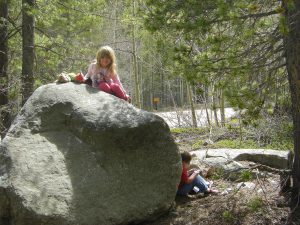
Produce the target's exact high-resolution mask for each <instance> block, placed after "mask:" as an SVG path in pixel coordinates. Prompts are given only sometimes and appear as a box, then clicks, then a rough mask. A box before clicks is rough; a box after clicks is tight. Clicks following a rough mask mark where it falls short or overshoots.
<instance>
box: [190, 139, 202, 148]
mask: <svg viewBox="0 0 300 225" xmlns="http://www.w3.org/2000/svg"><path fill="white" fill-rule="evenodd" d="M203 143H204V141H203V140H198V141H197V142H195V143H194V144H193V145H192V149H198V148H201V147H203Z"/></svg>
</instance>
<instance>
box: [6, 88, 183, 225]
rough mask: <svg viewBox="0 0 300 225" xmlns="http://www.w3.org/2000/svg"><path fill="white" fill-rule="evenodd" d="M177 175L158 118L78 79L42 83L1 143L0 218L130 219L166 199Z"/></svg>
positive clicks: (76, 222) (26, 222) (176, 160)
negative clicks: (60, 82)
mask: <svg viewBox="0 0 300 225" xmlns="http://www.w3.org/2000/svg"><path fill="white" fill-rule="evenodd" d="M180 174H181V160H180V155H179V151H178V148H177V146H176V144H175V143H174V141H173V140H172V138H171V135H170V132H169V128H168V126H167V125H166V123H165V122H164V121H163V120H162V119H161V118H160V117H158V116H156V115H154V114H152V113H148V112H145V111H141V110H139V109H136V108H135V107H133V106H132V105H130V104H128V103H127V102H125V101H123V100H120V99H118V98H116V97H114V96H112V95H109V94H106V93H104V92H99V91H98V90H96V89H93V88H91V87H89V86H86V85H83V84H81V85H79V84H74V83H66V84H59V85H57V84H49V85H45V86H42V87H40V88H38V89H37V90H36V91H35V92H34V94H33V95H32V96H31V97H30V99H29V100H28V101H27V103H26V104H25V105H24V107H23V108H22V110H21V112H20V113H19V115H18V116H17V118H16V119H15V121H14V123H13V124H12V127H11V129H10V130H9V132H8V134H7V136H6V137H5V138H4V139H3V141H2V143H1V145H0V224H6V223H7V224H8V223H10V222H13V224H14V225H40V224H47V225H58V224H59V225H66V224H68V225H69V224H70V225H71V224H72V225H98V224H99V225H100V224H103V225H110V224H128V223H131V222H134V223H136V222H139V221H143V220H145V219H148V218H150V217H153V216H155V215H158V214H160V213H163V212H166V211H167V210H168V209H169V208H170V207H171V206H172V204H173V201H174V197H175V194H176V189H177V183H178V182H179V180H180Z"/></svg>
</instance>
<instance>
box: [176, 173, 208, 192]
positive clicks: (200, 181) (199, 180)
mask: <svg viewBox="0 0 300 225" xmlns="http://www.w3.org/2000/svg"><path fill="white" fill-rule="evenodd" d="M208 184H209V183H208V182H207V181H206V180H204V178H203V177H201V176H200V175H198V176H197V177H196V178H195V179H194V180H193V182H192V183H190V184H184V185H183V186H181V187H180V188H178V191H177V195H187V194H188V193H190V192H191V191H192V190H193V188H194V187H195V186H196V187H198V188H199V192H205V191H206V190H207V188H208Z"/></svg>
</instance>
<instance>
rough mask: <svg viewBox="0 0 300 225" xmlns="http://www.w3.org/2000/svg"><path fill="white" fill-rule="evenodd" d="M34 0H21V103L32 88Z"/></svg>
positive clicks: (25, 99)
mask: <svg viewBox="0 0 300 225" xmlns="http://www.w3.org/2000/svg"><path fill="white" fill-rule="evenodd" d="M34 6H35V0H22V50H23V54H22V104H24V103H25V102H26V101H27V99H28V98H29V97H30V95H31V94H32V92H33V88H34V72H33V69H34V28H35V22H34V14H33V12H32V9H33V8H34Z"/></svg>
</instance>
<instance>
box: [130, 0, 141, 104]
mask: <svg viewBox="0 0 300 225" xmlns="http://www.w3.org/2000/svg"><path fill="white" fill-rule="evenodd" d="M135 4H136V2H135V0H134V1H133V4H132V13H133V18H135V10H136V9H135ZM135 36H136V26H135V21H133V24H132V57H133V74H134V84H135V93H134V97H135V98H134V104H135V105H136V106H137V107H138V108H142V104H141V94H140V84H139V77H138V65H137V53H136V37H135Z"/></svg>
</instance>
